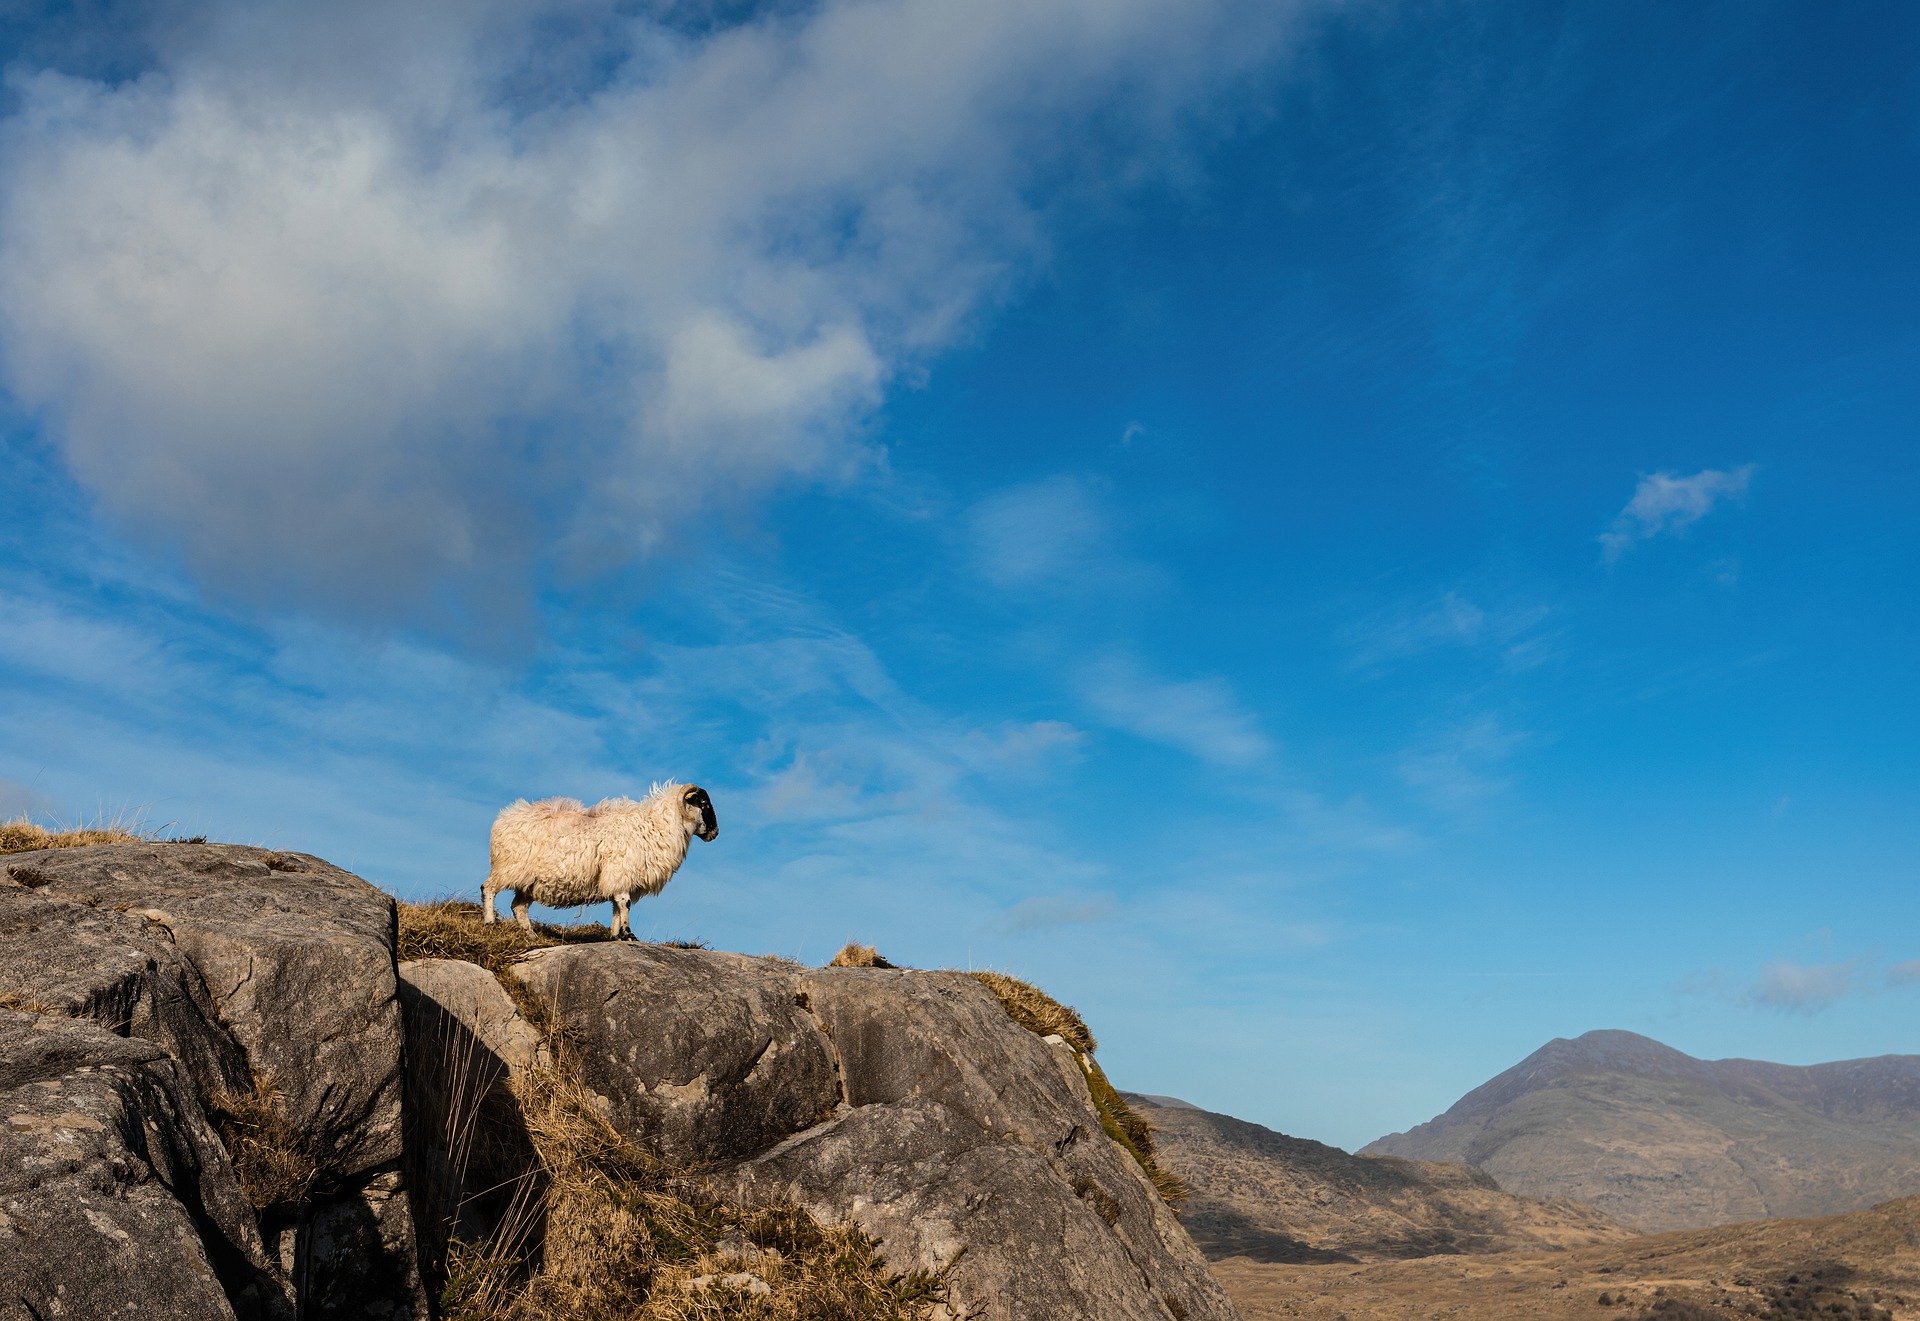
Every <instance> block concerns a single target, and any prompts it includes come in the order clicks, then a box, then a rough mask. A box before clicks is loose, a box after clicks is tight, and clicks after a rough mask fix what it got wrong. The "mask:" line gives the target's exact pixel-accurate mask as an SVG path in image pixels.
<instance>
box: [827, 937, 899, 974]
mask: <svg viewBox="0 0 1920 1321" xmlns="http://www.w3.org/2000/svg"><path fill="white" fill-rule="evenodd" d="M827 966H828V967H829V968H892V967H896V966H898V965H896V964H892V963H888V962H887V961H886V959H884V958H882V957H881V954H880V951H879V950H877V949H875V948H874V947H873V946H871V945H862V944H861V943H860V942H859V941H857V940H849V941H848V942H847V943H846V944H845V945H843V946H842V947H841V949H840V952H839V953H838V954H836V955H834V956H833V958H832V959H831V960H830V961H829V962H828V963H827Z"/></svg>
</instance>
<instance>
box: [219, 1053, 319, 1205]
mask: <svg viewBox="0 0 1920 1321" xmlns="http://www.w3.org/2000/svg"><path fill="white" fill-rule="evenodd" d="M208 1110H209V1112H210V1117H211V1118H212V1119H213V1121H214V1124H215V1125H216V1126H217V1127H218V1128H219V1130H220V1137H221V1140H222V1141H224V1142H225V1143H226V1147H227V1155H228V1156H229V1157H230V1158H231V1159H232V1160H233V1172H234V1174H235V1176H236V1177H238V1178H239V1180H240V1188H241V1191H243V1192H245V1193H246V1195H247V1200H248V1201H250V1202H252V1203H253V1204H254V1206H255V1207H257V1208H258V1209H260V1210H262V1211H264V1210H266V1209H268V1208H269V1207H288V1206H296V1205H298V1204H299V1203H301V1202H303V1201H305V1200H306V1198H307V1195H308V1194H309V1193H311V1192H312V1191H313V1186H314V1183H315V1182H316V1181H317V1180H318V1179H319V1177H320V1163H319V1161H318V1160H316V1159H315V1156H314V1153H313V1151H312V1149H311V1144H310V1143H309V1142H308V1140H307V1136H306V1134H305V1133H303V1132H302V1131H301V1130H300V1129H299V1128H298V1127H297V1126H295V1125H294V1124H291V1123H289V1122H288V1121H287V1117H286V1115H285V1113H284V1112H283V1111H282V1109H281V1107H280V1093H279V1092H278V1091H277V1090H276V1089H275V1088H274V1085H273V1079H271V1078H269V1077H264V1076H262V1077H257V1078H255V1079H254V1082H253V1090H252V1091H251V1092H247V1093H237V1092H223V1093H221V1094H220V1095H218V1096H215V1097H213V1098H212V1103H211V1104H210V1105H209V1106H208Z"/></svg>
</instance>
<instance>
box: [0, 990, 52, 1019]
mask: <svg viewBox="0 0 1920 1321" xmlns="http://www.w3.org/2000/svg"><path fill="white" fill-rule="evenodd" d="M0 1009H11V1010H13V1011H14V1012H15V1013H20V1014H64V1013H65V1012H66V1011H65V1010H63V1009H62V1008H61V1007H60V1006H59V1005H56V1004H49V1003H48V1002H47V1001H45V1000H42V999H41V998H40V997H39V996H36V995H25V994H22V993H20V992H18V991H0Z"/></svg>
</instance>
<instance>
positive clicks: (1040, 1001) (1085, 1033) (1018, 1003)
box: [967, 970, 1100, 1055]
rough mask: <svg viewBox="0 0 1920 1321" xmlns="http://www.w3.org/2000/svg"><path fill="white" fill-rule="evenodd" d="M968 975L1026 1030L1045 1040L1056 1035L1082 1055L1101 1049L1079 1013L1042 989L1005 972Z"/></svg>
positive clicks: (979, 972)
mask: <svg viewBox="0 0 1920 1321" xmlns="http://www.w3.org/2000/svg"><path fill="white" fill-rule="evenodd" d="M967 975H968V976H969V977H971V978H973V979H974V980H975V981H977V982H979V983H980V984H981V985H982V986H985V987H986V988H987V989H988V990H989V991H992V992H993V993H994V995H995V996H996V997H997V998H998V999H999V1001H1000V1003H1001V1004H1002V1005H1004V1006H1005V1007H1006V1011H1007V1016H1008V1017H1009V1018H1011V1019H1013V1021H1014V1022H1016V1023H1018V1024H1019V1025H1020V1026H1021V1027H1023V1028H1026V1029H1027V1031H1029V1032H1032V1033H1034V1034H1035V1035H1037V1036H1042V1037H1055V1036H1057V1037H1059V1038H1061V1039H1062V1040H1064V1041H1065V1042H1066V1043H1067V1044H1068V1045H1069V1046H1072V1047H1073V1048H1074V1049H1075V1050H1077V1051H1079V1052H1080V1053H1081V1054H1082V1055H1091V1054H1093V1053H1094V1052H1095V1051H1097V1050H1099V1049H1100V1046H1099V1044H1098V1043H1097V1042H1095V1041H1094V1039H1093V1032H1092V1031H1091V1030H1090V1029H1089V1028H1088V1027H1087V1020H1086V1019H1084V1018H1082V1017H1080V1014H1079V1011H1078V1010H1076V1009H1074V1008H1073V1006H1071V1005H1063V1004H1061V1003H1060V1002H1059V1001H1058V1000H1056V999H1054V998H1053V997H1052V996H1050V995H1048V994H1047V993H1046V992H1045V991H1043V990H1041V989H1040V988H1039V987H1037V986H1035V985H1033V984H1031V983H1030V982H1023V981H1021V980H1020V979H1019V978H1018V977H1009V976H1007V974H1005V973H1004V972H987V971H984V970H982V971H978V972H970V973H968V974H967Z"/></svg>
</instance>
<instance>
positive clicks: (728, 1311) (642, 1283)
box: [399, 900, 946, 1321]
mask: <svg viewBox="0 0 1920 1321" xmlns="http://www.w3.org/2000/svg"><path fill="white" fill-rule="evenodd" d="M399 911H400V951H399V952H400V957H402V958H459V959H466V960H468V961H469V962H473V963H478V964H480V965H481V966H483V967H486V968H489V969H491V970H492V971H493V972H494V973H495V975H496V976H498V977H499V979H500V981H501V983H502V985H503V986H505V987H506V988H507V990H508V992H509V994H512V995H514V996H515V998H516V1000H517V1001H518V1002H520V1003H521V1005H522V1008H523V1011H524V1010H526V1009H527V1008H528V1007H529V1001H530V997H528V996H527V995H526V993H525V991H524V990H523V989H522V988H521V987H520V986H519V983H518V981H517V979H515V978H513V977H511V976H506V975H502V974H504V973H505V972H506V970H507V968H508V967H509V966H510V965H511V964H512V963H513V961H514V960H515V959H517V958H520V957H521V956H523V955H524V954H526V953H527V952H528V951H530V950H534V949H540V948H545V947H547V946H552V945H559V944H568V943H573V942H576V941H581V940H596V941H598V940H604V939H606V933H605V929H604V928H601V927H553V926H538V927H536V930H535V931H534V932H532V933H529V932H527V931H525V930H523V929H522V928H520V927H519V926H518V925H515V924H508V923H494V924H491V925H488V924H484V923H482V922H481V920H480V909H479V906H478V905H477V904H469V903H461V902H458V901H453V900H448V901H442V902H440V903H434V904H419V905H415V904H401V905H399ZM534 1008H535V1012H534V1013H531V1014H529V1021H531V1022H533V1023H534V1024H535V1025H536V1026H537V1027H539V1028H540V1030H541V1031H542V1032H543V1033H544V1034H545V1035H546V1037H547V1043H548V1047H549V1052H550V1057H551V1059H552V1064H551V1065H550V1066H544V1067H540V1068H535V1069H530V1070H528V1071H526V1072H525V1073H523V1074H521V1075H519V1076H518V1077H517V1078H516V1079H515V1080H514V1081H513V1083H512V1090H513V1094H514V1097H515V1099H516V1100H517V1102H518V1110H519V1122H520V1124H521V1125H522V1127H523V1129H524V1135H525V1138H526V1140H527V1142H528V1143H529V1144H530V1146H531V1149H532V1151H533V1153H534V1168H533V1169H532V1170H530V1171H528V1172H527V1174H526V1176H525V1177H523V1178H522V1179H521V1180H520V1181H519V1182H518V1184H517V1185H516V1187H515V1188H514V1189H513V1192H512V1196H511V1200H510V1203H509V1205H508V1206H507V1208H506V1210H505V1212H504V1214H502V1215H500V1216H499V1217H498V1219H497V1221H496V1224H495V1227H494V1228H493V1230H492V1232H491V1233H489V1234H488V1235H487V1236H486V1238H485V1240H484V1241H481V1242H475V1243H463V1242H460V1241H459V1240H457V1239H455V1240H451V1241H449V1242H447V1244H446V1246H445V1249H444V1254H443V1255H442V1256H441V1257H440V1259H439V1260H438V1261H437V1262H435V1263H430V1267H431V1269H432V1272H433V1275H434V1277H435V1278H434V1279H433V1281H432V1284H433V1287H434V1289H435V1291H436V1293H437V1295H438V1298H439V1314H440V1315H441V1316H442V1317H443V1318H446V1321H562V1319H563V1318H564V1319H565V1321H723V1319H724V1321H734V1319H735V1318H738V1319H740V1321H922V1319H923V1318H925V1317H926V1316H927V1314H928V1313H929V1312H930V1310H931V1309H932V1307H933V1305H934V1304H935V1303H937V1302H939V1301H941V1300H942V1299H943V1298H944V1296H945V1292H946V1289H945V1282H944V1278H943V1277H941V1276H936V1275H931V1274H928V1273H926V1272H918V1271H916V1272H907V1273H896V1272H892V1271H889V1270H888V1269H887V1267H886V1264H885V1262H884V1261H883V1260H882V1259H881V1257H880V1255H879V1251H878V1245H877V1244H876V1243H875V1242H874V1240H873V1239H871V1238H869V1237H868V1236H867V1235H866V1234H864V1233H863V1232H862V1231H861V1230H860V1229H859V1227H858V1226H856V1225H854V1224H853V1223H852V1222H850V1221H849V1222H847V1223H845V1224H841V1225H837V1226H824V1225H821V1224H819V1223H818V1222H817V1221H815V1220H814V1219H813V1218H812V1217H811V1216H810V1215H808V1214H807V1213H806V1212H805V1211H804V1210H802V1209H800V1208H799V1207H795V1206H791V1205H780V1206H775V1207H772V1208H769V1209H763V1210H759V1211H748V1210H744V1209H742V1208H738V1207H733V1206H729V1205H726V1204H721V1203H714V1202H711V1201H708V1200H706V1199H704V1198H703V1197H702V1196H701V1195H700V1194H699V1191H698V1189H697V1188H696V1187H695V1186H694V1185H693V1184H692V1183H691V1182H690V1181H689V1179H688V1172H687V1171H684V1170H680V1169H676V1168H674V1167H672V1166H669V1165H667V1164H666V1163H664V1162H662V1161H661V1160H659V1159H658V1158H657V1157H655V1156H653V1155H651V1154H649V1153H647V1152H645V1151H642V1150H641V1149H640V1148H638V1147H636V1146H635V1145H634V1144H633V1143H631V1142H629V1141H628V1140H627V1139H626V1138H625V1137H624V1136H622V1135H621V1134H620V1133H619V1131H618V1130H616V1129H615V1128H614V1127H613V1126H612V1124H610V1123H609V1122H608V1121H607V1119H606V1118H605V1116H603V1115H602V1114H601V1112H600V1110H599V1108H598V1107H597V1106H596V1105H595V1104H594V1099H593V1096H592V1094H591V1093H590V1092H588V1091H587V1089H586V1088H585V1087H584V1086H583V1085H582V1084H581V1083H580V1082H579V1073H578V1067H577V1064H576V1061H575V1056H574V1052H573V1048H572V1045H571V1043H570V1042H569V1041H568V1040H567V1039H566V1038H565V1036H564V1034H562V1033H560V1032H558V1031H557V1030H556V1027H555V1025H554V1024H553V1022H552V1020H551V1017H550V1016H549V1015H548V1014H546V1013H545V1012H544V1011H541V1010H539V1009H538V1006H537V1004H536V1005H535V1006H534ZM443 1067H450V1068H458V1067H460V1066H459V1064H458V1058H457V1054H456V1056H455V1057H454V1058H453V1059H451V1060H449V1061H448V1063H447V1064H446V1065H443ZM443 1083H444V1086H445V1087H448V1088H452V1089H453V1090H454V1092H456V1093H458V1092H462V1091H466V1090H469V1089H470V1083H469V1081H468V1080H465V1079H453V1078H449V1079H447V1080H443ZM456 1109H457V1108H456ZM484 1127H485V1126H484V1125H481V1124H476V1123H473V1122H472V1119H471V1115H470V1113H469V1114H464V1115H463V1114H458V1113H456V1114H455V1115H454V1117H453V1118H452V1119H451V1121H450V1125H449V1129H450V1131H449V1132H448V1133H447V1134H445V1135H443V1138H444V1139H447V1140H450V1148H449V1149H450V1154H451V1155H452V1157H453V1160H454V1163H455V1165H456V1167H457V1168H460V1169H464V1168H466V1166H467V1164H468V1163H469V1155H468V1154H467V1153H466V1152H465V1151H464V1150H458V1149H457V1148H460V1147H461V1146H462V1144H463V1143H465V1142H469V1141H474V1140H480V1136H479V1135H482V1134H483V1133H484ZM723 1240H725V1241H726V1243H725V1247H724V1248H723ZM736 1247H744V1252H745V1257H746V1259H745V1260H742V1259H741V1258H740V1257H738V1256H733V1255H729V1250H731V1249H734V1248H736ZM740 1271H751V1272H752V1273H753V1274H754V1275H756V1276H757V1277H758V1278H759V1279H760V1280H762V1281H764V1282H765V1284H766V1285H767V1286H768V1290H767V1292H766V1293H764V1294H758V1295H755V1294H751V1293H748V1292H745V1291H742V1290H738V1289H733V1288H729V1287H728V1286H727V1285H726V1284H725V1283H724V1282H723V1277H725V1276H727V1275H730V1274H734V1273H737V1272H740ZM703 1276H710V1277H713V1278H712V1279H711V1280H710V1281H709V1282H708V1283H707V1284H705V1285H704V1286H700V1287H690V1286H692V1282H694V1281H697V1280H699V1279H701V1278H702V1277H703Z"/></svg>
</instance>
